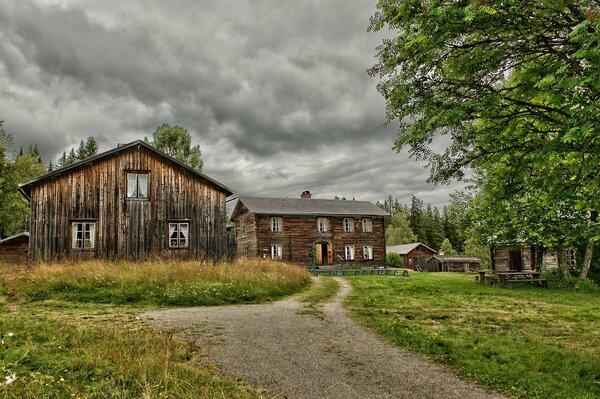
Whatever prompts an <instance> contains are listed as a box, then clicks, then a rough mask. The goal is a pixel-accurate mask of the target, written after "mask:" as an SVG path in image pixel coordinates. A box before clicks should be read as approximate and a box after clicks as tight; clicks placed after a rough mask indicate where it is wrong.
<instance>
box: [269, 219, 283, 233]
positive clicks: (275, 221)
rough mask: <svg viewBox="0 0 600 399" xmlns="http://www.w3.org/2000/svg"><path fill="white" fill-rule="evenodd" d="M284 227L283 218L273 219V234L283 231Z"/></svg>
mask: <svg viewBox="0 0 600 399" xmlns="http://www.w3.org/2000/svg"><path fill="white" fill-rule="evenodd" d="M282 225H283V218H279V217H272V218H271V231H273V232H277V231H281V227H282Z"/></svg>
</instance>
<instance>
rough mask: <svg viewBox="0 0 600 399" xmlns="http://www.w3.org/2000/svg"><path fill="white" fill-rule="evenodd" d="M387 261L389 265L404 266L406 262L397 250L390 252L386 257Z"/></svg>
mask: <svg viewBox="0 0 600 399" xmlns="http://www.w3.org/2000/svg"><path fill="white" fill-rule="evenodd" d="M385 263H386V265H387V266H388V267H402V266H404V262H403V261H402V257H401V256H400V255H398V254H397V253H395V252H390V253H389V254H387V255H386V257H385Z"/></svg>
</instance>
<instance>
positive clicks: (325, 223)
mask: <svg viewBox="0 0 600 399" xmlns="http://www.w3.org/2000/svg"><path fill="white" fill-rule="evenodd" d="M317 231H318V232H319V233H327V232H328V231H329V219H327V218H317Z"/></svg>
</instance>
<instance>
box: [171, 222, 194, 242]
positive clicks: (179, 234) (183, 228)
mask: <svg viewBox="0 0 600 399" xmlns="http://www.w3.org/2000/svg"><path fill="white" fill-rule="evenodd" d="M189 230H190V224H189V223H187V222H186V223H169V248H187V247H188V246H189V236H188V232H189Z"/></svg>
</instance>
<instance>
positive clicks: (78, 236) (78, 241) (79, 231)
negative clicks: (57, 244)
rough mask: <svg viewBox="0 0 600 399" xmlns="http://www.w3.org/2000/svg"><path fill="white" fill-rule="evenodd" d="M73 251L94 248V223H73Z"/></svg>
mask: <svg viewBox="0 0 600 399" xmlns="http://www.w3.org/2000/svg"><path fill="white" fill-rule="evenodd" d="M72 226H73V242H72V245H71V247H72V248H73V249H94V248H96V222H73V225H72Z"/></svg>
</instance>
